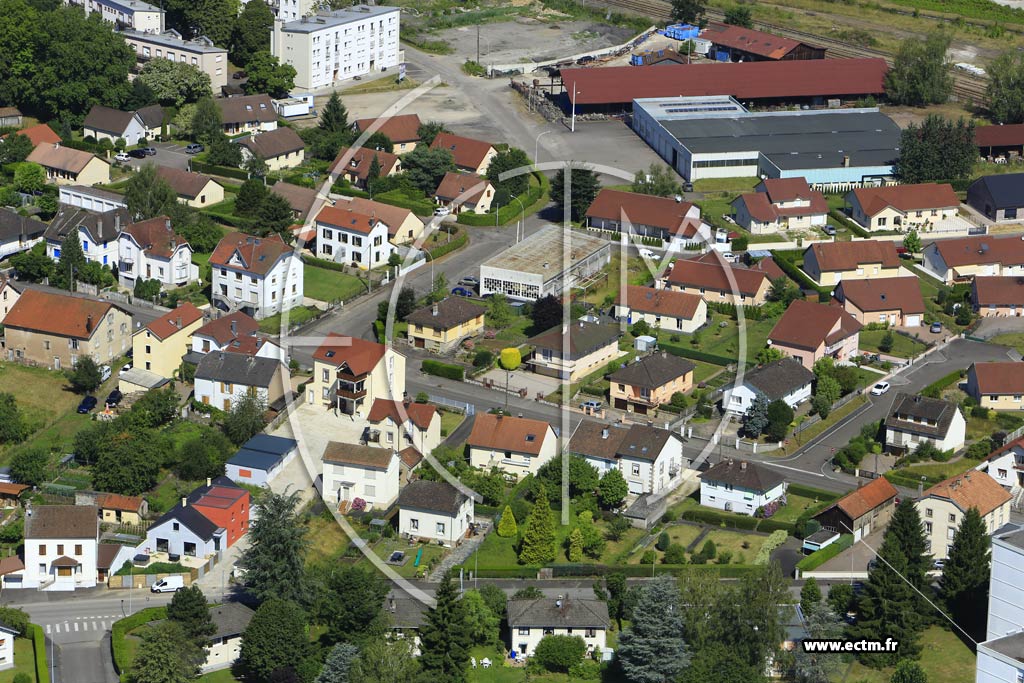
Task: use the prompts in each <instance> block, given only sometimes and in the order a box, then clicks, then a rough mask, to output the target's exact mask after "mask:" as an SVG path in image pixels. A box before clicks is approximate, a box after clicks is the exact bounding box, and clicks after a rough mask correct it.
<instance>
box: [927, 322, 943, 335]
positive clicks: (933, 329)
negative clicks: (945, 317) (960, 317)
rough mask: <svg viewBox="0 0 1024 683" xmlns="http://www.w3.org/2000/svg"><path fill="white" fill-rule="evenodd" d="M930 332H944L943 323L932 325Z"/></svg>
mask: <svg viewBox="0 0 1024 683" xmlns="http://www.w3.org/2000/svg"><path fill="white" fill-rule="evenodd" d="M928 330H929V331H930V332H931V333H932V334H938V333H939V332H942V323H940V322H934V323H932V326H931V327H929V328H928Z"/></svg>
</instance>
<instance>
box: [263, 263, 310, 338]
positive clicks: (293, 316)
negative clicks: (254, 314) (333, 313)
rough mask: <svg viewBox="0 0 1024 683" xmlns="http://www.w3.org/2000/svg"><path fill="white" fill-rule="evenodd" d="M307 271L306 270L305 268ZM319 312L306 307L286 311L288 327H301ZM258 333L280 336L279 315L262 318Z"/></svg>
mask: <svg viewBox="0 0 1024 683" xmlns="http://www.w3.org/2000/svg"><path fill="white" fill-rule="evenodd" d="M307 270H308V268H307ZM318 312H319V311H317V309H315V308H312V307H308V306H297V307H295V308H293V309H291V310H290V311H288V324H289V325H301V324H303V323H305V322H309V321H310V320H312V319H313V316H314V315H316V314H317V313H318ZM260 331H261V332H267V333H268V334H280V333H281V314H280V313H278V314H277V315H272V316H270V317H269V318H264V319H263V320H261V321H260Z"/></svg>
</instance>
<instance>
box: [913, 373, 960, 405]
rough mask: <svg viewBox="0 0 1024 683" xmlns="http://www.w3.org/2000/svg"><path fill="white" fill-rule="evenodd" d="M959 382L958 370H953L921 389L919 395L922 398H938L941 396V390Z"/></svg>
mask: <svg viewBox="0 0 1024 683" xmlns="http://www.w3.org/2000/svg"><path fill="white" fill-rule="evenodd" d="M959 381H960V371H959V370H954V371H953V372H951V373H949V374H948V375H946V376H944V377H940V378H939V379H937V380H935V381H934V382H932V383H931V384H929V385H928V386H926V387H925V388H924V389H922V390H921V395H922V396H927V397H929V398H938V397H939V396H940V395H941V394H942V390H943V389H945V388H946V387H948V386H951V385H952V384H953V383H955V382H959Z"/></svg>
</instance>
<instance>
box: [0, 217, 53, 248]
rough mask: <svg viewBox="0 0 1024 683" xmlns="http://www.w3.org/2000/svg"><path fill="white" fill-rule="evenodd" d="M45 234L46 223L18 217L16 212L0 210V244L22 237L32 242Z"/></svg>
mask: <svg viewBox="0 0 1024 683" xmlns="http://www.w3.org/2000/svg"><path fill="white" fill-rule="evenodd" d="M45 232H46V223H43V222H42V221H37V220H36V219H35V218H28V217H26V216H21V215H18V214H17V213H15V212H14V211H8V210H7V209H0V242H7V241H10V240H16V239H18V238H19V237H21V236H24V238H25V239H27V240H31V239H35V238H37V237H42V236H43V233H45Z"/></svg>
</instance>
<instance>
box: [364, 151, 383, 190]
mask: <svg viewBox="0 0 1024 683" xmlns="http://www.w3.org/2000/svg"><path fill="white" fill-rule="evenodd" d="M377 178H380V159H379V158H378V157H377V153H376V152H374V155H373V159H370V168H368V169H366V185H367V187H369V186H370V184H371V183H373V182H374V181H375V180H377Z"/></svg>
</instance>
